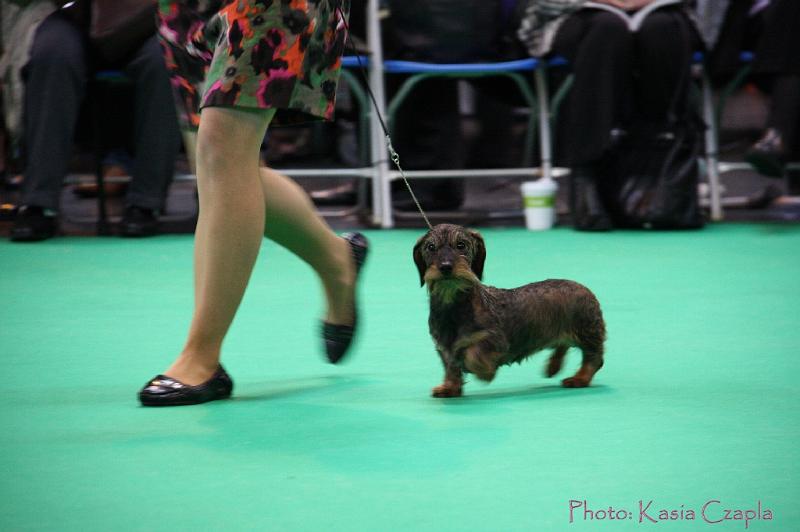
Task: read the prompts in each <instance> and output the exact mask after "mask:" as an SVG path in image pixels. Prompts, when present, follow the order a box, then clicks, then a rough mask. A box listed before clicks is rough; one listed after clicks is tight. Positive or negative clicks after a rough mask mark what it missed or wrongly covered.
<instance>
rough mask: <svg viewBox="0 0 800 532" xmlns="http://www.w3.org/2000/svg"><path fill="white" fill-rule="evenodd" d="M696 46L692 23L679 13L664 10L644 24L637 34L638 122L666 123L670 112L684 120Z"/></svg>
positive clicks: (678, 11) (674, 10)
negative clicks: (641, 120)
mask: <svg viewBox="0 0 800 532" xmlns="http://www.w3.org/2000/svg"><path fill="white" fill-rule="evenodd" d="M697 46H698V43H697V42H696V40H695V33H694V31H693V30H692V28H691V26H690V22H689V20H688V19H687V18H686V16H685V15H684V14H683V12H682V11H680V10H677V9H663V10H660V11H656V12H654V13H651V14H650V15H648V17H647V18H646V19H645V20H644V23H643V24H642V27H641V28H640V29H639V31H638V32H637V33H636V52H637V53H636V59H637V62H636V70H637V73H638V75H637V76H636V81H637V84H636V111H637V117H638V118H639V119H643V120H646V121H651V122H654V123H660V122H666V121H667V120H668V116H667V115H668V113H669V112H670V110H672V112H673V113H674V114H675V116H677V117H682V116H685V113H686V111H687V105H688V89H689V83H690V76H691V71H690V70H691V59H692V51H693V50H694V49H696V48H697ZM673 105H674V108H673V109H670V108H671V107H672V106H673Z"/></svg>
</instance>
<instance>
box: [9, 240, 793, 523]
mask: <svg viewBox="0 0 800 532" xmlns="http://www.w3.org/2000/svg"><path fill="white" fill-rule="evenodd" d="M482 233H483V235H484V237H485V240H486V246H487V260H486V267H485V272H484V274H485V275H484V281H485V282H486V283H487V284H492V285H495V286H500V287H505V288H509V287H514V286H517V285H520V284H524V283H527V282H531V281H535V280H542V279H546V278H568V279H574V280H576V281H579V282H581V283H583V284H585V285H587V286H589V287H590V288H591V289H592V290H593V291H594V292H595V293H596V295H597V297H598V298H599V300H600V302H601V304H602V306H603V311H604V313H605V317H606V321H607V325H608V334H609V337H608V342H607V353H606V365H605V367H604V368H603V369H602V370H601V371H600V372H599V373H598V374H597V376H596V378H595V382H594V385H593V386H592V387H590V388H587V389H582V390H574V389H570V390H567V389H562V388H561V387H559V386H558V379H546V378H545V377H544V376H543V374H542V372H543V368H544V363H545V361H546V357H545V356H544V355H540V356H537V357H534V358H532V359H530V360H528V361H527V362H525V363H523V364H522V365H520V366H516V365H515V366H513V367H506V368H502V369H501V370H500V372H499V373H498V377H497V379H496V380H495V381H494V382H493V383H492V384H490V385H488V386H487V385H484V384H481V383H479V382H475V380H474V379H470V381H469V382H467V384H466V386H465V396H464V397H463V398H459V399H451V400H440V399H433V398H431V397H430V389H431V388H432V387H433V386H435V385H437V384H439V383H440V382H441V378H442V368H441V363H440V362H439V360H438V356H437V355H436V353H435V351H434V349H433V345H432V342H431V339H430V337H429V335H428V330H427V314H428V309H427V296H426V294H425V291H424V289H422V288H420V287H419V278H418V275H417V272H416V269H415V267H414V264H413V262H412V259H411V249H412V246H413V244H414V242H415V241H416V239H417V238H418V237H419V236H420V235H421V234H422V232H421V231H419V230H392V231H370V232H368V233H367V234H368V237H369V238H370V239H371V242H372V250H371V256H370V259H369V261H368V262H367V265H366V269H365V272H364V277H363V279H364V280H363V284H362V287H363V290H362V296H363V297H362V301H361V303H362V305H361V316H362V322H361V326H362V330H361V333H362V334H361V335H360V338H359V341H358V344H357V346H356V349H355V351H354V352H353V353H352V354H351V356H350V357H349V358H348V359H347V361H346V363H344V364H343V365H342V366H331V365H329V364H327V363H326V362H325V361H324V356H323V354H322V350H321V346H320V340H319V338H318V332H317V328H318V319H319V316H320V315H321V313H322V297H321V289H320V287H319V285H318V283H317V281H316V279H315V277H314V275H313V273H312V271H311V270H310V268H309V267H307V266H306V265H305V264H303V263H301V262H300V261H299V260H298V259H296V258H295V257H293V256H292V255H290V254H289V253H288V252H287V251H285V250H283V249H282V248H279V247H277V246H276V245H274V244H272V243H270V242H265V243H264V246H263V248H262V250H261V255H260V257H259V260H258V264H257V266H256V270H255V272H254V274H253V278H252V281H251V285H250V287H249V289H248V292H247V294H246V296H245V299H244V301H243V303H242V306H241V308H240V310H239V314H238V316H237V319H236V321H235V323H234V326H233V328H232V330H231V332H230V334H229V336H228V339H227V341H226V343H225V346H224V362H225V365H226V368H227V369H228V371H229V372H230V373H231V375H232V376H233V378H234V381H235V389H234V397H233V399H232V400H230V401H223V402H216V403H211V404H207V405H201V406H195V407H183V408H171V409H147V408H142V407H139V406H138V403H137V401H136V392H137V391H138V389H139V388H140V387H141V386H142V385H143V384H144V383H145V382H146V381H147V380H148V379H149V378H151V377H152V376H153V375H155V374H156V373H159V372H161V371H163V370H164V369H165V368H166V367H167V366H168V365H169V363H170V362H171V361H172V358H173V357H174V356H175V355H176V354H177V353H178V351H179V350H180V349H181V347H182V343H183V341H184V339H185V334H186V331H187V328H188V324H189V319H190V317H191V315H190V311H191V307H192V273H191V270H192V244H193V243H192V238H191V237H189V236H161V237H157V238H152V239H145V240H119V239H112V238H61V239H54V240H51V241H47V242H42V243H38V244H32V245H19V244H10V243H8V242H7V241H4V242H0V264H2V270H1V271H0V289H1V290H0V293H2V295H3V310H2V314H1V315H0V356H1V357H2V358H1V360H2V368H3V369H2V384H0V397H2V401H0V422H2V427H3V430H2V432H1V433H0V472H1V473H2V475H0V483H1V484H0V530H10V531H17V530H57V531H71V530H76V531H77V530H80V531H86V530H100V531H108V530H115V531H118V530H123V531H125V530H150V531H152V530H270V531H306V530H309V531H311V530H314V531H347V532H357V531H415V532H416V531H437V532H443V531H487V532H488V531H492V532H494V531H503V532H505V531H534V530H536V531H539V530H542V531H549V530H555V531H557V530H623V529H629V530H630V529H637V528H641V529H642V530H649V529H653V530H661V529H664V530H706V529H708V530H712V531H715V530H744V529H748V530H765V531H769V530H771V531H776V532H777V531H789V530H800V504H798V503H797V498H798V495H800V450H798V448H799V447H798V441H800V419H799V418H800V413H799V412H800V411H799V410H798V406H800V401H798V399H800V393H798V387H797V384H796V383H795V382H794V378H795V376H797V375H798V374H800V362H799V360H800V359H799V358H798V355H799V354H800V335H799V334H798V330H799V329H800V328H799V327H798V325H800V225H770V224H718V225H712V226H709V227H707V228H706V229H704V230H702V231H696V232H664V233H657V232H625V231H619V232H612V233H608V234H585V233H578V232H574V231H571V230H569V229H561V228H559V229H555V230H552V231H547V232H541V233H535V232H527V231H525V230H521V229H516V228H515V229H505V230H504V229H486V230H483V231H482ZM579 361H580V355H579V353H578V352H576V351H575V350H572V351H570V353H569V354H568V355H567V363H566V367H565V369H564V371H563V372H562V374H568V372H570V371H574V370H575V368H576V367H577V365H578V363H579ZM561 376H563V375H561ZM715 501H717V502H715ZM662 510H664V511H665V512H666V513H664V512H662ZM726 511H727V513H726ZM750 511H752V513H750ZM726 516H727V518H728V519H726ZM737 516H738V517H739V518H737ZM671 517H673V519H671ZM662 518H665V519H662ZM653 521H655V523H654V522H653Z"/></svg>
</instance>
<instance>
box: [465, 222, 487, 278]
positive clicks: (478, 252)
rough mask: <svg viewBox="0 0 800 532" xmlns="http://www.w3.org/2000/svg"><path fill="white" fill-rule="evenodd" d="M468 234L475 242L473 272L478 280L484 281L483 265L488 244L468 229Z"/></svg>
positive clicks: (471, 265) (476, 233)
mask: <svg viewBox="0 0 800 532" xmlns="http://www.w3.org/2000/svg"><path fill="white" fill-rule="evenodd" d="M467 233H468V234H469V236H471V237H472V238H473V239H474V240H475V255H474V256H473V257H472V264H470V268H472V272H473V273H474V274H475V275H476V276H477V277H478V280H479V281H480V280H483V263H484V261H485V260H486V244H484V243H483V237H482V236H481V234H480V233H479V232H477V231H474V230H472V229H468V230H467Z"/></svg>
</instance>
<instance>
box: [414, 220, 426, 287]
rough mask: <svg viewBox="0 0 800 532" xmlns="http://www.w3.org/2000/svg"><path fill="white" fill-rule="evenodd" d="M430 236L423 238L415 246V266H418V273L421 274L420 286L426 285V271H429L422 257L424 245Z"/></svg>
mask: <svg viewBox="0 0 800 532" xmlns="http://www.w3.org/2000/svg"><path fill="white" fill-rule="evenodd" d="M427 236H428V234H427V233H426V234H425V235H423V236H421V237H420V239H419V240H417V243H416V244H415V245H414V264H416V265H417V271H418V272H419V285H420V286H424V285H425V270H426V269H427V267H426V265H425V259H424V258H423V256H422V243H423V242H425V240H426V239H427Z"/></svg>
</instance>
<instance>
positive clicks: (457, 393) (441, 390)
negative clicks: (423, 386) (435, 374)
mask: <svg viewBox="0 0 800 532" xmlns="http://www.w3.org/2000/svg"><path fill="white" fill-rule="evenodd" d="M462 393H463V392H462V391H461V386H456V385H454V384H453V383H450V382H443V383H442V384H440V385H439V386H437V387H435V388H434V389H433V390H431V395H432V396H433V397H461V394H462Z"/></svg>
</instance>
